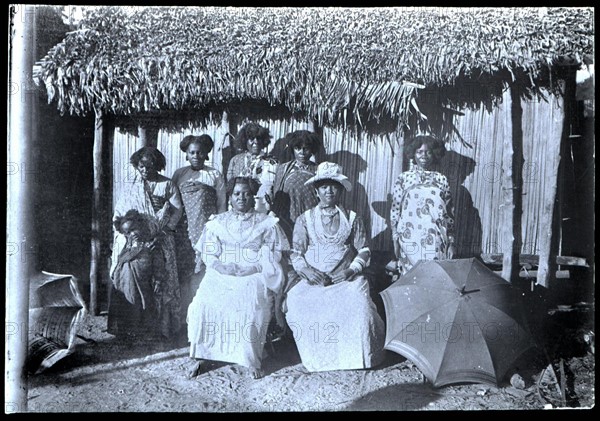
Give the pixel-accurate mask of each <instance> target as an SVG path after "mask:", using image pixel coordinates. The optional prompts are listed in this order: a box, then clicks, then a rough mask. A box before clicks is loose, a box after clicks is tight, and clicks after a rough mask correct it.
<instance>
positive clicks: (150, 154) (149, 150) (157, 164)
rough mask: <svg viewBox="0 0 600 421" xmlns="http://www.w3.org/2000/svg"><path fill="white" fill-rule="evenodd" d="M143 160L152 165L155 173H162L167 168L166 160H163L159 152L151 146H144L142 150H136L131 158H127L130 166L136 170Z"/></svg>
mask: <svg viewBox="0 0 600 421" xmlns="http://www.w3.org/2000/svg"><path fill="white" fill-rule="evenodd" d="M144 158H146V159H149V160H151V161H152V164H153V165H154V168H155V169H156V171H162V170H164V169H165V167H166V166H167V159H166V158H165V156H164V155H163V154H162V152H161V151H159V150H158V149H156V148H155V147H153V146H144V147H143V148H140V149H138V150H137V151H135V152H134V153H133V154H132V155H131V158H129V162H130V163H131V165H133V166H134V167H136V168H137V166H138V165H139V163H140V161H141V160H142V159H144Z"/></svg>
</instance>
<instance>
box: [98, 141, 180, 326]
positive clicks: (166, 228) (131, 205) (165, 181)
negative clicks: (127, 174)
mask: <svg viewBox="0 0 600 421" xmlns="http://www.w3.org/2000/svg"><path fill="white" fill-rule="evenodd" d="M129 161H130V163H131V165H132V166H133V167H134V168H135V170H136V173H135V176H134V179H133V181H132V182H128V183H125V184H126V187H125V188H124V189H123V192H122V195H121V197H119V198H117V200H116V206H115V211H114V216H113V221H117V220H118V218H119V217H121V216H124V215H125V214H126V213H127V212H128V211H129V210H131V209H135V210H137V211H138V212H139V213H140V214H142V215H145V216H146V217H147V218H146V220H147V221H148V225H149V227H148V228H149V231H150V233H149V237H150V238H151V239H152V241H153V242H154V244H155V247H157V248H158V249H159V250H160V251H161V252H162V259H163V261H164V269H165V270H164V271H163V275H162V276H161V277H160V278H161V279H156V283H157V285H156V290H157V291H156V302H157V307H158V315H159V316H158V317H159V318H158V322H157V325H158V329H159V331H160V333H161V334H162V335H163V336H164V337H167V338H171V337H173V336H174V335H175V334H176V333H177V331H178V330H179V329H180V328H181V309H180V306H181V296H180V289H179V280H178V278H177V263H176V258H175V241H174V238H173V233H174V230H175V228H176V226H177V223H178V221H179V219H180V217H181V212H182V204H181V197H180V194H179V190H178V189H177V186H175V185H174V184H173V183H172V182H171V179H170V178H167V177H165V176H163V175H161V174H159V173H158V172H159V171H162V170H164V169H165V166H166V159H165V156H164V155H163V154H162V153H161V152H160V151H159V150H158V149H156V148H154V147H150V146H145V147H143V148H141V149H139V150H137V151H136V152H134V153H133V154H132V155H131V158H130V160H129ZM114 234H115V235H114V242H113V250H112V265H111V270H110V273H111V276H112V275H113V274H114V271H115V269H116V266H117V262H118V261H119V255H120V254H121V251H122V250H123V249H124V247H125V246H126V244H127V238H126V237H125V235H124V234H123V233H120V232H119V231H117V230H115V233H114Z"/></svg>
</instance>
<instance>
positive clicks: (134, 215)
mask: <svg viewBox="0 0 600 421" xmlns="http://www.w3.org/2000/svg"><path fill="white" fill-rule="evenodd" d="M125 222H130V223H131V225H132V228H134V229H137V230H138V231H139V232H140V236H141V240H142V241H146V240H148V239H149V238H150V228H149V227H148V224H147V222H146V219H145V217H144V215H142V214H141V213H139V212H138V211H137V210H135V209H130V210H128V211H127V212H126V213H125V215H123V216H117V217H116V218H115V220H114V222H113V224H114V226H115V229H116V230H117V231H118V232H120V233H121V234H123V231H121V227H122V226H123V224H124V223H125Z"/></svg>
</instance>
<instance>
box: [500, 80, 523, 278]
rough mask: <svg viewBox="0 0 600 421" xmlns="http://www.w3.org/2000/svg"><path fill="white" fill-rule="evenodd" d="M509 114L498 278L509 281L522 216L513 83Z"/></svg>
mask: <svg viewBox="0 0 600 421" xmlns="http://www.w3.org/2000/svg"><path fill="white" fill-rule="evenodd" d="M510 115H511V118H510V120H509V121H510V123H511V124H510V126H511V128H510V133H511V135H510V136H506V137H505V141H504V153H503V157H502V191H503V197H504V202H503V203H502V205H503V212H502V214H503V216H504V218H503V222H502V226H503V230H504V234H503V236H502V238H503V245H502V253H503V257H502V277H503V278H504V279H506V280H507V281H509V282H513V281H515V280H517V279H518V277H519V269H520V266H519V257H520V254H521V243H522V234H521V217H522V213H523V196H522V195H523V176H522V171H523V127H522V120H523V108H522V107H521V96H520V91H519V89H518V88H517V87H516V86H515V85H514V84H513V85H512V86H511V88H510Z"/></svg>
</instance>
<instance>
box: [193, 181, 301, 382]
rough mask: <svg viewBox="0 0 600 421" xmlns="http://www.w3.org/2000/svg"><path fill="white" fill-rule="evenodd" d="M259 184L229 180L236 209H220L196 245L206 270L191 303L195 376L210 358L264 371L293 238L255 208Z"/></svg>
mask: <svg viewBox="0 0 600 421" xmlns="http://www.w3.org/2000/svg"><path fill="white" fill-rule="evenodd" d="M257 189H258V185H257V183H256V181H255V180H253V179H252V178H249V177H234V178H232V179H231V180H229V181H228V182H227V193H228V195H229V197H230V202H231V206H232V209H231V210H229V211H227V212H224V213H221V214H218V215H214V216H213V217H212V218H211V219H210V220H209V221H208V222H207V223H206V225H205V226H204V230H203V232H202V235H201V236H200V239H199V241H198V243H197V244H196V246H195V247H196V249H197V250H198V251H199V253H200V256H201V258H202V260H203V261H204V263H205V265H206V274H205V275H204V278H203V280H202V282H201V283H200V287H199V288H198V291H197V292H196V296H195V297H194V299H193V301H192V303H191V304H190V306H189V309H188V316H187V322H188V340H189V342H190V357H192V358H194V359H196V360H198V361H197V362H196V363H195V364H194V365H193V367H192V369H191V371H190V372H189V377H195V376H197V375H199V374H201V373H202V372H203V371H204V370H205V367H206V364H205V362H206V360H216V361H224V362H229V363H236V364H239V365H242V366H244V367H247V368H249V371H250V374H251V376H252V377H253V378H255V379H257V378H261V377H263V376H264V373H263V371H262V368H261V359H262V356H263V350H264V344H265V340H266V334H267V328H268V326H269V322H270V318H271V314H272V311H273V301H274V297H275V295H277V294H279V293H280V290H281V288H282V285H283V280H284V276H283V271H282V269H281V265H280V260H281V253H282V251H284V250H287V249H289V244H288V241H287V239H286V238H285V234H284V233H283V231H282V230H281V228H280V227H279V225H278V224H277V222H278V220H277V218H275V217H274V216H272V215H268V214H264V213H259V212H256V211H255V210H254V196H255V195H256V191H257Z"/></svg>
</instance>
